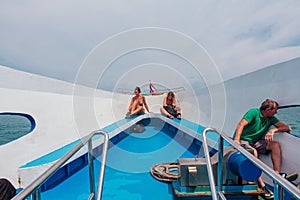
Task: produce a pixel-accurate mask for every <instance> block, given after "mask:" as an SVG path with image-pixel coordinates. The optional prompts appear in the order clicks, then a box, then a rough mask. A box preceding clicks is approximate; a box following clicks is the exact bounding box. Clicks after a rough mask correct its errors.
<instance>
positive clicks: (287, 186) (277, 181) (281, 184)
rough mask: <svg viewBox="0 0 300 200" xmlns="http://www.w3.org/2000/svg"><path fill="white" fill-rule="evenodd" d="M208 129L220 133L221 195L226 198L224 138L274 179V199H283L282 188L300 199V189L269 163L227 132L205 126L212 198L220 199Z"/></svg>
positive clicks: (219, 186)
mask: <svg viewBox="0 0 300 200" xmlns="http://www.w3.org/2000/svg"><path fill="white" fill-rule="evenodd" d="M208 131H211V132H215V133H217V134H219V135H220V142H219V150H218V152H219V155H218V159H219V162H218V194H219V196H220V197H221V198H222V199H224V195H223V193H222V178H223V176H221V175H222V167H221V166H222V163H223V148H224V139H225V140H226V141H227V142H228V143H229V144H230V145H231V146H233V147H234V148H235V149H236V150H237V151H239V152H241V153H242V154H243V155H244V156H245V157H246V158H248V159H249V160H250V161H251V162H252V163H253V164H254V165H256V166H257V167H258V168H260V169H261V170H262V171H263V172H264V173H265V174H266V175H267V176H269V177H270V178H271V179H272V180H273V181H274V199H275V200H277V199H282V198H283V197H282V196H281V195H280V194H279V193H280V190H281V189H282V188H283V189H284V190H286V191H288V192H289V193H290V194H291V195H292V196H293V197H294V198H297V199H300V190H299V189H297V188H296V187H295V186H294V185H293V184H292V183H290V182H289V181H288V180H286V179H284V178H282V176H280V175H279V174H278V173H276V172H275V171H274V170H273V169H271V168H270V167H269V166H268V165H266V164H265V163H263V162H262V161H261V160H259V159H258V158H256V157H255V156H254V155H252V154H251V153H249V152H248V151H247V150H245V149H244V148H243V147H242V146H240V145H239V144H237V143H236V142H234V141H233V140H232V139H231V138H230V137H228V136H227V135H226V134H224V133H222V132H220V131H218V130H217V129H214V128H205V129H204V130H203V132H202V137H203V145H204V147H203V148H204V153H205V159H206V162H207V171H208V178H209V182H210V186H211V191H212V198H213V199H218V197H217V193H216V187H215V185H216V184H215V180H214V175H213V173H212V165H211V161H210V155H209V151H208V145H207V139H206V133H207V132H208Z"/></svg>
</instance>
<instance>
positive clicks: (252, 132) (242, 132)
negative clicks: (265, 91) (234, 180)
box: [234, 99, 298, 199]
mask: <svg viewBox="0 0 300 200" xmlns="http://www.w3.org/2000/svg"><path fill="white" fill-rule="evenodd" d="M277 109H278V103H277V102H276V101H273V100H271V99H266V100H265V101H264V102H262V104H261V106H260V108H259V109H258V108H252V109H250V110H249V111H248V112H247V113H246V114H245V115H244V116H243V118H242V119H241V121H240V122H239V123H238V125H237V127H236V130H235V133H234V141H235V142H237V143H238V144H240V145H241V146H243V147H245V148H251V149H253V151H254V156H256V157H258V155H259V154H267V153H268V152H271V159H272V162H273V168H274V171H276V172H277V173H280V170H281V169H280V165H281V148H280V143H279V142H277V141H274V140H273V139H274V134H275V133H276V132H288V131H291V127H290V126H288V125H287V124H285V123H283V122H281V121H279V120H278V119H277V118H276V117H274V115H275V114H276V113H277ZM271 126H274V127H271ZM283 176H286V178H288V179H289V180H290V181H293V180H295V179H297V177H298V175H297V174H293V175H292V176H291V175H289V176H288V177H287V175H286V174H283ZM257 182H258V184H259V186H260V187H261V188H262V190H263V191H264V192H265V198H268V199H271V198H273V193H272V191H270V190H269V189H268V188H267V187H266V186H265V183H264V182H263V180H262V178H261V177H260V178H259V179H258V180H257Z"/></svg>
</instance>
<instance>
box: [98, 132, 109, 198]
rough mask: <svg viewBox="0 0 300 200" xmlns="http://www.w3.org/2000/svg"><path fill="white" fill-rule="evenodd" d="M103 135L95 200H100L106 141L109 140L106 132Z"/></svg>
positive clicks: (106, 147)
mask: <svg viewBox="0 0 300 200" xmlns="http://www.w3.org/2000/svg"><path fill="white" fill-rule="evenodd" d="M103 136H104V142H103V147H102V160H101V167H100V173H99V179H98V192H97V200H100V199H101V197H102V189H103V179H104V172H105V165H106V156H107V149H108V141H109V137H108V134H107V133H105V132H103Z"/></svg>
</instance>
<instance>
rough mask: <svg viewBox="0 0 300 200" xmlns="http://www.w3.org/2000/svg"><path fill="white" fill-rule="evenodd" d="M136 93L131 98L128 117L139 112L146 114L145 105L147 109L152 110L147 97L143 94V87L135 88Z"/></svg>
mask: <svg viewBox="0 0 300 200" xmlns="http://www.w3.org/2000/svg"><path fill="white" fill-rule="evenodd" d="M134 94H135V96H134V97H132V99H131V102H130V104H129V107H128V112H127V114H126V117H132V116H133V115H135V114H139V115H142V114H144V113H145V109H144V106H145V108H146V110H147V111H148V112H150V111H149V107H148V105H147V102H146V98H145V97H144V96H143V95H141V89H140V88H139V87H136V88H135V89H134Z"/></svg>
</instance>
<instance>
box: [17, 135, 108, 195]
mask: <svg viewBox="0 0 300 200" xmlns="http://www.w3.org/2000/svg"><path fill="white" fill-rule="evenodd" d="M100 134H102V135H103V136H104V142H103V147H102V148H103V150H102V162H101V167H100V174H99V180H98V191H97V200H100V199H101V195H102V188H103V178H104V170H105V165H106V155H107V148H108V140H109V136H108V134H107V133H106V132H104V131H102V130H98V131H93V132H92V133H90V134H89V135H87V136H86V137H84V138H83V139H82V140H81V142H80V143H78V144H77V145H76V146H75V147H74V148H72V149H71V150H70V151H69V152H68V153H67V154H65V155H64V156H63V157H62V158H60V159H59V160H58V161H57V162H56V163H54V164H53V165H52V166H51V167H50V168H49V169H47V170H46V171H45V172H44V173H43V174H41V175H40V176H39V177H38V178H36V179H35V180H34V181H33V182H32V183H31V184H30V185H29V186H28V187H26V188H24V189H23V190H22V191H21V192H20V193H19V194H17V195H16V196H15V197H14V198H13V199H12V200H19V199H25V198H26V197H28V196H29V195H32V199H33V200H38V199H40V198H41V197H40V187H41V185H42V184H43V183H44V182H45V181H46V180H47V179H48V178H50V177H51V176H52V175H53V174H54V173H55V172H56V171H58V170H59V168H60V167H61V166H62V165H63V164H64V163H66V162H67V161H68V160H69V159H70V158H71V157H72V156H73V155H74V154H75V153H77V152H78V151H79V150H80V149H81V148H82V147H83V146H84V145H85V144H86V143H89V144H88V164H89V172H90V180H92V181H93V183H92V181H90V187H91V189H90V190H91V194H92V193H94V194H95V191H94V188H95V186H94V184H95V182H94V171H93V169H94V167H93V156H92V149H93V148H92V142H91V141H92V140H91V139H92V138H93V137H94V136H95V135H100ZM93 199H94V197H93Z"/></svg>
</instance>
